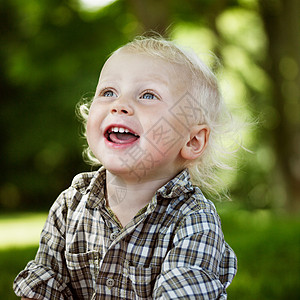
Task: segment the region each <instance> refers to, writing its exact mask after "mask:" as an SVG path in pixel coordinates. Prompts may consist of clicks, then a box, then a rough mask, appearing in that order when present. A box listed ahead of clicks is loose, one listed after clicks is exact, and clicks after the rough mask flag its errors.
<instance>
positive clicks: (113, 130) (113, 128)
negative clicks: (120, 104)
mask: <svg viewBox="0 0 300 300" xmlns="http://www.w3.org/2000/svg"><path fill="white" fill-rule="evenodd" d="M111 131H112V132H119V133H124V132H125V133H128V132H129V130H128V129H127V128H123V127H112V128H111Z"/></svg>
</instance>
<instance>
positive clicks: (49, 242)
mask: <svg viewBox="0 0 300 300" xmlns="http://www.w3.org/2000/svg"><path fill="white" fill-rule="evenodd" d="M105 173H106V172H105V170H104V169H103V168H101V169H99V170H98V171H97V172H90V173H83V174H79V175H77V176H76V177H75V178H74V179H73V182H72V185H71V187H70V188H68V189H67V190H66V191H64V192H63V193H62V194H61V195H60V196H59V197H58V199H57V200H56V201H55V203H54V204H53V206H52V208H51V209H50V213H49V216H48V219H47V221H46V224H45V226H44V229H43V231H42V233H41V240H40V247H39V250H38V252H37V255H36V257H35V260H33V261H30V262H29V263H28V265H27V266H26V268H25V270H23V271H22V272H20V274H19V275H18V276H17V278H16V279H15V281H14V290H15V292H16V294H17V295H18V296H26V297H29V298H34V299H68V300H69V299H226V298H227V295H226V290H225V289H226V288H227V287H228V285H229V284H230V283H231V281H232V279H233V277H234V275H235V273H236V270H237V268H236V256H235V254H234V252H233V251H232V249H231V248H230V247H229V246H228V245H227V243H226V242H225V241H224V237H223V233H222V230H221V224H220V220H219V216H218V214H217V212H216V210H215V207H214V205H213V204H212V203H211V202H210V201H208V200H207V199H205V197H204V196H203V194H202V193H201V191H200V190H199V188H198V187H195V186H193V185H192V183H191V182H190V180H189V173H188V171H187V170H183V171H182V172H181V173H179V174H178V175H177V176H176V177H175V178H173V179H172V180H171V181H169V182H168V183H167V184H165V185H164V186H163V187H161V188H160V189H159V190H158V191H157V192H156V194H155V196H154V197H153V198H152V200H151V202H150V203H149V204H148V205H147V206H146V207H145V208H144V209H142V210H141V211H140V212H139V213H138V214H137V215H136V216H135V217H134V218H133V220H132V221H131V222H130V223H129V224H127V225H126V226H125V227H124V228H122V226H121V225H120V224H119V223H118V221H117V220H116V218H115V217H114V216H113V214H112V212H111V211H110V210H109V209H107V207H106V201H105V197H104V192H105V177H106V176H105Z"/></svg>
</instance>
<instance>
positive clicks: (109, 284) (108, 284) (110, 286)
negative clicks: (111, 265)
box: [106, 278, 115, 288]
mask: <svg viewBox="0 0 300 300" xmlns="http://www.w3.org/2000/svg"><path fill="white" fill-rule="evenodd" d="M114 285H115V281H114V280H113V279H112V278H108V279H107V280H106V286H107V287H109V288H112V287H113V286H114Z"/></svg>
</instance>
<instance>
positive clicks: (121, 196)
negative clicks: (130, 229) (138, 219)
mask: <svg viewBox="0 0 300 300" xmlns="http://www.w3.org/2000/svg"><path fill="white" fill-rule="evenodd" d="M170 179H171V178H160V179H156V180H151V181H146V182H131V181H125V180H124V179H123V178H122V177H121V176H118V175H114V174H112V173H110V172H109V171H108V170H106V193H107V194H106V197H107V203H108V205H109V207H110V209H111V210H112V211H113V212H114V214H115V215H116V217H117V218H118V219H119V221H120V223H121V224H122V226H125V225H126V224H127V223H129V222H130V220H131V219H132V218H133V217H134V216H135V215H136V214H137V213H138V212H139V210H141V209H142V208H143V207H145V206H146V205H147V204H148V203H149V202H150V201H151V199H152V197H153V196H154V194H155V192H156V191H157V190H158V189H159V188H160V187H161V186H163V185H164V184H165V183H166V182H168V181H169V180H170Z"/></svg>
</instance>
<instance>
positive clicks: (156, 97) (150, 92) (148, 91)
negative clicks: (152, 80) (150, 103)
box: [140, 90, 159, 100]
mask: <svg viewBox="0 0 300 300" xmlns="http://www.w3.org/2000/svg"><path fill="white" fill-rule="evenodd" d="M146 94H149V95H152V96H154V98H152V99H147V98H143V96H145V95H146ZM140 99H147V100H158V99H159V97H158V95H156V94H155V93H153V91H150V90H146V91H144V92H143V93H142V94H141V96H140Z"/></svg>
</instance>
